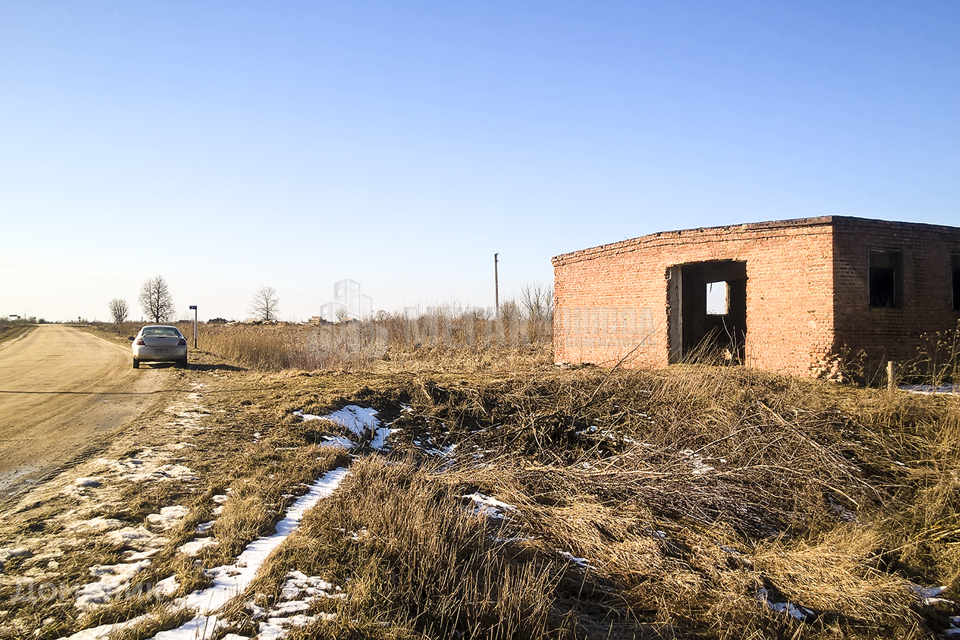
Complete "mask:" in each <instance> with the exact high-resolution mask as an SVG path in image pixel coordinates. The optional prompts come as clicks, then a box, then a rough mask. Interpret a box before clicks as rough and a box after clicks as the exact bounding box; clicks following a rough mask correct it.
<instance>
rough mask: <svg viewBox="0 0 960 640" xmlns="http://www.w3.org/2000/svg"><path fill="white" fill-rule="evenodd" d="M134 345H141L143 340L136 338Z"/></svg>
mask: <svg viewBox="0 0 960 640" xmlns="http://www.w3.org/2000/svg"><path fill="white" fill-rule="evenodd" d="M134 344H139V345H143V338H137V341H136V342H135V343H134Z"/></svg>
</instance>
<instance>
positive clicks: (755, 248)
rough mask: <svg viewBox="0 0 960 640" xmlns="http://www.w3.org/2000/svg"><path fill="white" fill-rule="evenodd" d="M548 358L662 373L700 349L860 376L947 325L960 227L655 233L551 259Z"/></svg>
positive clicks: (913, 352) (853, 225)
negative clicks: (854, 363)
mask: <svg viewBox="0 0 960 640" xmlns="http://www.w3.org/2000/svg"><path fill="white" fill-rule="evenodd" d="M553 267H554V277H555V285H554V292H555V302H556V313H555V316H554V354H555V359H556V361H557V362H593V363H596V364H605V365H614V364H616V363H617V362H618V361H620V360H621V359H624V358H626V360H625V362H624V364H625V365H626V366H640V365H645V366H666V365H667V364H670V363H674V362H678V361H680V360H681V359H683V358H684V357H685V356H688V355H689V354H690V353H692V352H693V351H694V350H696V349H698V348H699V347H701V345H703V343H704V341H705V340H709V341H710V342H711V344H712V345H713V346H715V347H716V348H718V349H720V350H722V351H725V352H726V354H727V355H728V357H730V358H731V359H733V360H735V361H737V362H742V363H744V364H746V365H748V366H752V367H756V368H759V369H765V370H770V371H782V372H787V373H793V374H802V375H818V376H829V375H831V373H835V372H836V366H837V362H838V357H839V356H840V354H841V353H843V352H848V353H851V354H856V353H858V352H860V351H862V352H863V353H865V354H866V365H867V367H868V369H869V370H871V371H873V370H876V369H878V368H879V367H881V366H882V365H883V363H884V362H885V361H886V360H896V361H905V360H910V359H912V358H914V357H916V356H917V349H918V347H920V346H921V342H922V340H921V336H922V335H925V334H927V335H929V334H931V333H933V332H936V331H943V330H949V329H954V328H956V327H957V322H958V320H960V228H957V227H946V226H937V225H929V224H916V223H907V222H885V221H880V220H867V219H862V218H851V217H837V216H834V217H821V218H807V219H800V220H786V221H780V222H763V223H757V224H744V225H735V226H727V227H714V228H704V229H691V230H686V231H669V232H663V233H655V234H652V235H648V236H643V237H640V238H634V239H632V240H624V241H622V242H616V243H613V244H607V245H603V246H600V247H594V248H591V249H584V250H582V251H575V252H573V253H567V254H564V255H560V256H557V257H555V258H553Z"/></svg>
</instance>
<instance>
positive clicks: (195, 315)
mask: <svg viewBox="0 0 960 640" xmlns="http://www.w3.org/2000/svg"><path fill="white" fill-rule="evenodd" d="M190 308H191V309H193V348H194V349H196V348H197V305H195V304H192V305H190Z"/></svg>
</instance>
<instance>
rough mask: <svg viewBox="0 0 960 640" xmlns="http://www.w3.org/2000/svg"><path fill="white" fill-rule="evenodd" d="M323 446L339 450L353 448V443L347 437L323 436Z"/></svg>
mask: <svg viewBox="0 0 960 640" xmlns="http://www.w3.org/2000/svg"><path fill="white" fill-rule="evenodd" d="M323 445H324V446H325V447H336V448H337V449H352V448H353V442H351V441H350V438H348V437H346V436H323Z"/></svg>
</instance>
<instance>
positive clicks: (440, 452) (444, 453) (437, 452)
mask: <svg viewBox="0 0 960 640" xmlns="http://www.w3.org/2000/svg"><path fill="white" fill-rule="evenodd" d="M456 448H457V445H456V444H451V445H450V446H447V447H444V448H443V449H424V453H427V454H429V455H431V456H440V457H441V458H452V457H453V451H454V449H456Z"/></svg>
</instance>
